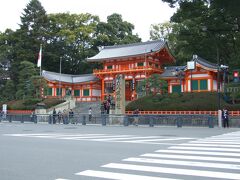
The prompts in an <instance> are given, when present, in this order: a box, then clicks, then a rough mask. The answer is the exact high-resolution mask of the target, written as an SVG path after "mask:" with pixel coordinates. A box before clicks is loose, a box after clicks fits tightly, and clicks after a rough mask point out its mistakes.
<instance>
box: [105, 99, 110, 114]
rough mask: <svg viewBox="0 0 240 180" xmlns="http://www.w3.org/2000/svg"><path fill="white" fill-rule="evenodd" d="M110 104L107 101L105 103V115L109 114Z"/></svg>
mask: <svg viewBox="0 0 240 180" xmlns="http://www.w3.org/2000/svg"><path fill="white" fill-rule="evenodd" d="M110 106H111V105H110V102H109V101H106V112H107V114H109V112H110Z"/></svg>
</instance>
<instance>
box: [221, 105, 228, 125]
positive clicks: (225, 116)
mask: <svg viewBox="0 0 240 180" xmlns="http://www.w3.org/2000/svg"><path fill="white" fill-rule="evenodd" d="M228 116H229V113H228V110H227V109H226V108H223V110H222V119H223V127H224V128H226V127H227V128H228V127H229V118H228Z"/></svg>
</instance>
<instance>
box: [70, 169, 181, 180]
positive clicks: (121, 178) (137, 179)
mask: <svg viewBox="0 0 240 180" xmlns="http://www.w3.org/2000/svg"><path fill="white" fill-rule="evenodd" d="M75 175H82V176H90V177H99V178H104V179H117V180H177V179H172V178H160V177H152V176H140V175H135V174H124V173H113V172H106V171H92V170H86V171H82V172H79V173H76V174H75Z"/></svg>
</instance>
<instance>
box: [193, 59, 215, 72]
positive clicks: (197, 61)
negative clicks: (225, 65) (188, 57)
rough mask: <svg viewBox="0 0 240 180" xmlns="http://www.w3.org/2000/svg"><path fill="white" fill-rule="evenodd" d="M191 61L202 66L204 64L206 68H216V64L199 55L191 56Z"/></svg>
mask: <svg viewBox="0 0 240 180" xmlns="http://www.w3.org/2000/svg"><path fill="white" fill-rule="evenodd" d="M192 61H195V62H196V63H198V64H200V65H202V66H205V67H207V68H210V69H214V70H217V69H218V65H217V64H215V63H211V62H209V61H207V60H205V59H203V58H201V57H199V56H193V58H192Z"/></svg>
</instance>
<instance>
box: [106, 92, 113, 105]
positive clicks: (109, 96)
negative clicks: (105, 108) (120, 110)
mask: <svg viewBox="0 0 240 180" xmlns="http://www.w3.org/2000/svg"><path fill="white" fill-rule="evenodd" d="M107 101H108V102H109V104H110V105H111V101H112V97H111V94H109V95H108V97H107Z"/></svg>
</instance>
